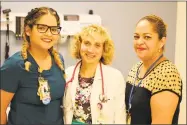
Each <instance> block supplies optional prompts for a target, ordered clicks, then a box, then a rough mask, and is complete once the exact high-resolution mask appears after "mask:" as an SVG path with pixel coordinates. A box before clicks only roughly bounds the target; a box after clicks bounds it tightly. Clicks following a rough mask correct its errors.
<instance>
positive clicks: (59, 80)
mask: <svg viewBox="0 0 187 125" xmlns="http://www.w3.org/2000/svg"><path fill="white" fill-rule="evenodd" d="M61 57H62V56H61ZM28 61H29V62H31V67H30V71H29V72H28V71H26V70H25V68H24V67H25V66H24V60H23V58H22V56H21V53H20V52H17V53H15V54H14V55H13V56H11V57H10V58H8V59H7V60H6V61H5V63H4V65H3V66H2V67H1V89H2V90H5V91H7V92H12V93H15V95H14V97H13V99H12V101H11V105H10V112H9V115H8V125H14V124H22V125H23V124H27V125H28V124H35V125H36V124H45V125H47V124H54V125H57V124H60V125H62V124H63V113H62V109H61V108H60V105H61V104H62V98H63V95H64V87H65V79H64V77H63V74H64V72H63V71H62V70H60V68H59V67H58V66H57V64H56V63H55V61H54V57H53V56H52V66H51V68H50V69H49V70H44V71H43V72H42V74H41V75H42V77H44V78H45V79H46V80H48V83H49V87H50V92H51V102H50V103H49V104H48V105H44V104H43V103H42V101H41V100H40V98H39V96H38V95H37V91H38V76H39V73H38V65H37V63H36V61H35V60H34V58H33V57H32V56H31V55H30V54H29V53H28ZM62 61H63V58H62Z"/></svg>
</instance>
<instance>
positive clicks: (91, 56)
mask: <svg viewBox="0 0 187 125" xmlns="http://www.w3.org/2000/svg"><path fill="white" fill-rule="evenodd" d="M86 56H88V57H90V58H93V57H94V55H86Z"/></svg>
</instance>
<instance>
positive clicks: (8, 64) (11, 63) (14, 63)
mask: <svg viewBox="0 0 187 125" xmlns="http://www.w3.org/2000/svg"><path fill="white" fill-rule="evenodd" d="M21 63H24V61H23V58H22V56H21V52H20V51H19V52H16V53H15V54H13V55H12V56H10V57H9V58H8V59H7V60H5V62H4V64H3V65H2V67H1V68H16V67H19V65H20V64H21Z"/></svg>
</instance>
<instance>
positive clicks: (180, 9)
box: [175, 2, 186, 124]
mask: <svg viewBox="0 0 187 125" xmlns="http://www.w3.org/2000/svg"><path fill="white" fill-rule="evenodd" d="M175 50H176V51H175V64H176V66H177V68H178V70H179V72H180V74H181V77H182V80H183V99H182V103H181V110H180V117H179V124H186V2H178V3H177V27H176V45H175Z"/></svg>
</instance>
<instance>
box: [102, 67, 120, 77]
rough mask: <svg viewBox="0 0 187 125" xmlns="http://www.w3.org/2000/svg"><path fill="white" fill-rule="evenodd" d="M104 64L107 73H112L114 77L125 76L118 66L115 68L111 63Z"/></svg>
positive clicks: (104, 70)
mask: <svg viewBox="0 0 187 125" xmlns="http://www.w3.org/2000/svg"><path fill="white" fill-rule="evenodd" d="M102 66H103V72H105V74H108V75H112V77H115V76H117V77H123V75H122V72H121V71H120V70H119V69H117V68H114V67H113V66H110V65H102Z"/></svg>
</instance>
